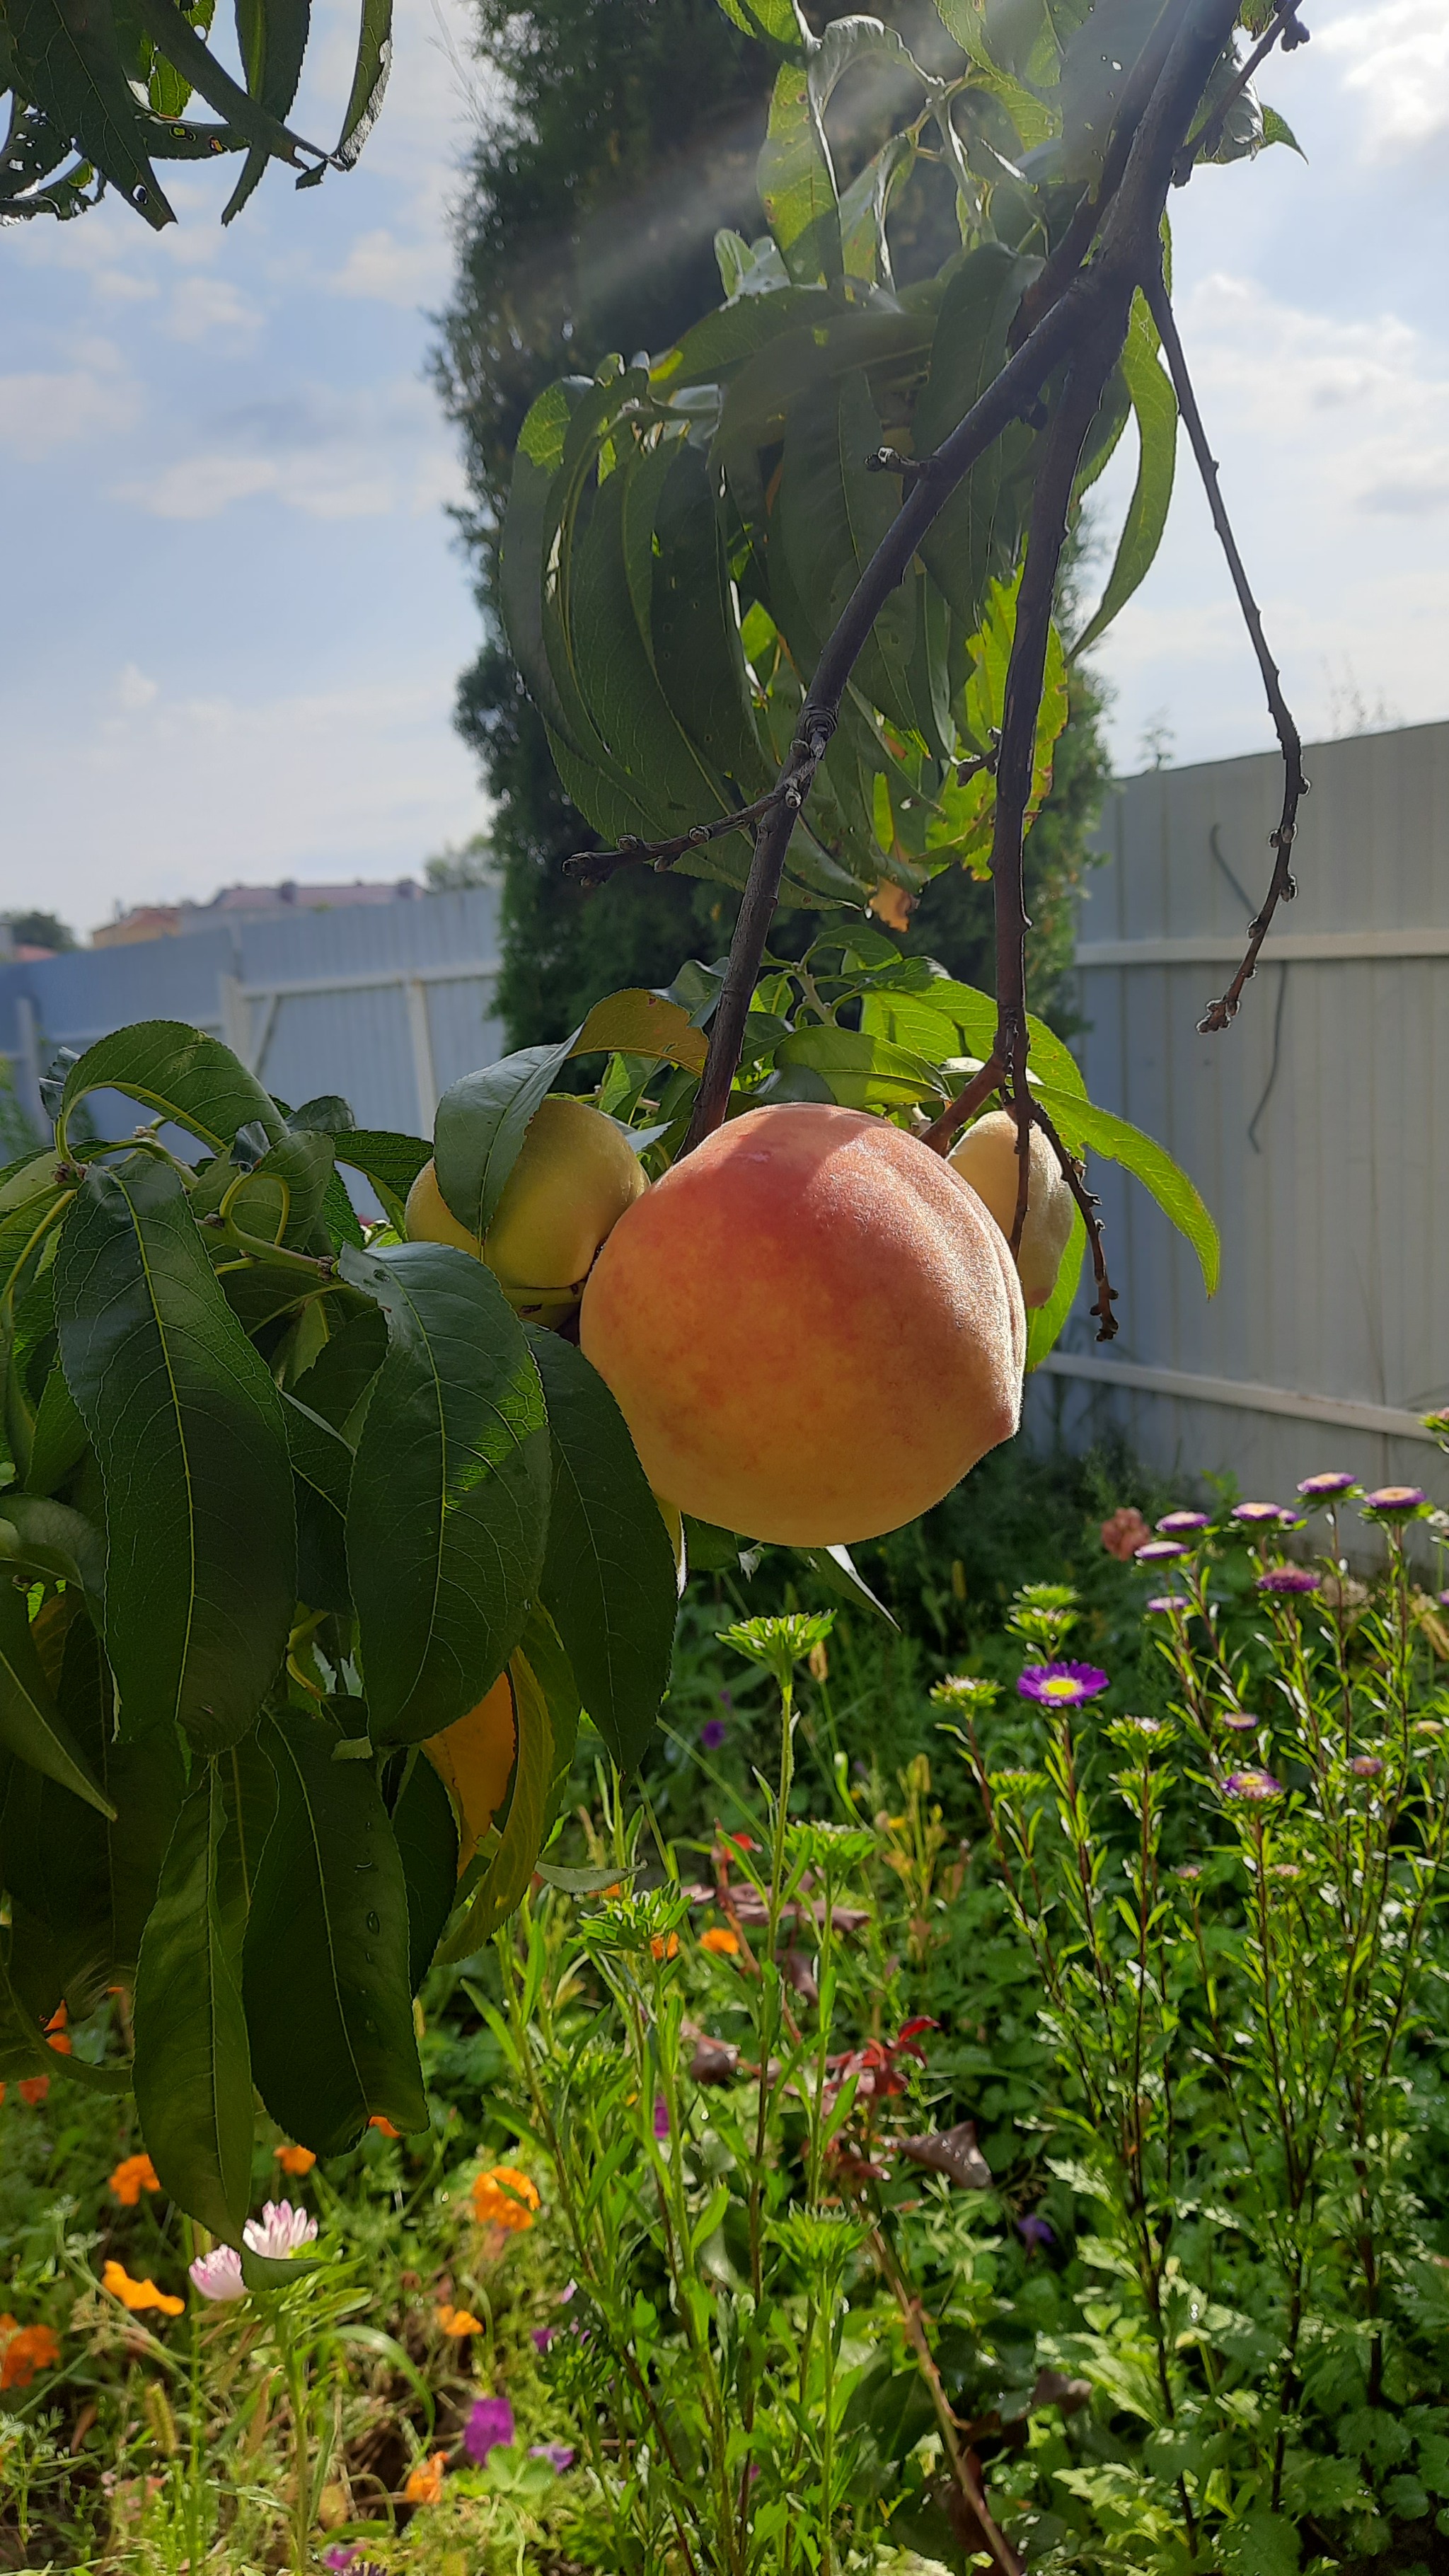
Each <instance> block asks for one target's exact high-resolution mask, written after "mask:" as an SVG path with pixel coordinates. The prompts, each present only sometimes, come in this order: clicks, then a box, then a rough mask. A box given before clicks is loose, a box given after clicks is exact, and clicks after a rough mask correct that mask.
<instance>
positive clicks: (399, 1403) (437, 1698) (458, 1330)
mask: <svg viewBox="0 0 1449 2576" xmlns="http://www.w3.org/2000/svg"><path fill="white" fill-rule="evenodd" d="M341 1263H342V1272H343V1276H344V1278H346V1279H347V1280H349V1281H350V1282H351V1284H352V1285H353V1286H354V1287H357V1288H361V1289H363V1290H364V1291H365V1293H366V1294H368V1295H369V1296H371V1297H374V1298H375V1299H376V1301H377V1303H378V1305H379V1306H380V1307H381V1309H382V1311H383V1313H384V1315H385V1316H386V1318H387V1328H388V1351H387V1357H386V1359H385V1360H384V1362H383V1364H382V1368H381V1371H380V1373H379V1376H378V1381H377V1385H376V1387H375V1389H374V1391H373V1394H372V1398H371V1401H370V1403H369V1405H368V1408H367V1420H366V1422H365V1424H364V1426H363V1430H362V1437H361V1439H360V1440H359V1442H358V1446H357V1458H356V1463H355V1465H354V1467H353V1471H352V1481H351V1488H350V1493H349V1499H348V1509H347V1560H348V1566H349V1569H350V1573H351V1578H352V1597H353V1599H354V1601H355V1602H356V1603H357V1608H358V1616H359V1623H360V1628H361V1639H362V1661H363V1671H364V1676H365V1682H366V1689H367V1700H368V1710H369V1716H370V1721H371V1731H372V1736H373V1740H374V1742H375V1743H378V1744H399V1743H415V1742H417V1741H419V1740H420V1739H421V1738H422V1737H423V1736H426V1735H437V1734H440V1733H441V1732H442V1730H443V1729H444V1728H445V1727H448V1726H451V1725H452V1724H453V1722H454V1720H455V1719H456V1718H459V1717H462V1716H464V1715H465V1714H466V1712H467V1711H468V1710H469V1709H470V1708H473V1707H476V1705H477V1703H478V1701H479V1700H480V1699H481V1698H482V1697H483V1695H484V1692H485V1691H487V1690H488V1689H489V1688H490V1687H491V1685H492V1684H493V1683H494V1682H495V1681H496V1680H497V1678H498V1675H499V1674H500V1673H501V1672H502V1670H503V1667H504V1665H505V1664H506V1663H507V1661H508V1658H509V1656H510V1654H511V1653H512V1651H513V1648H514V1646H515V1645H516V1644H517V1642H518V1638H519V1634H520V1632H521V1630H522V1627H523V1622H524V1619H525V1617H526V1615H527V1612H528V1605H529V1603H530V1601H531V1600H532V1599H533V1597H534V1595H535V1593H536V1592H537V1590H538V1581H539V1576H540V1574H541V1572H542V1568H543V1551H544V1534H545V1529H546V1526H547V1520H548V1485H549V1455H548V1434H547V1424H546V1418H545V1414H544V1405H543V1391H542V1388H541V1387H540V1385H539V1381H538V1371H537V1369H536V1368H535V1366H534V1364H533V1361H532V1359H531V1357H530V1355H529V1350H528V1345H527V1343H526V1341H525V1340H524V1337H523V1328H522V1326H521V1325H520V1323H519V1321H518V1318H517V1317H516V1315H515V1314H514V1312H513V1309H512V1307H511V1306H510V1305H509V1304H508V1302H507V1299H506V1298H505V1297H504V1295H503V1292H502V1290H501V1288H500V1287H499V1286H498V1283H497V1281H496V1280H495V1279H494V1277H493V1275H492V1273H491V1271H488V1270H485V1269H484V1267H483V1264H482V1263H481V1262H480V1261H475V1260H473V1259H472V1258H471V1257H470V1255H469V1254H467V1253H465V1252H458V1251H455V1250H453V1249H451V1248H450V1247H448V1246H446V1245H443V1244H431V1243H410V1244H403V1245H400V1246H399V1247H398V1248H397V1249H396V1250H395V1251H389V1252H387V1253H383V1254H377V1253H359V1252H344V1253H343V1254H342V1255H341Z"/></svg>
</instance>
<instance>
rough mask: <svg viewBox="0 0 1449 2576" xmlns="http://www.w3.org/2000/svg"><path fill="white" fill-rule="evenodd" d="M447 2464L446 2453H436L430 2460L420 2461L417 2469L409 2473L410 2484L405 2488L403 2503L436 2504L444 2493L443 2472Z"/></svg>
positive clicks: (410, 2470)
mask: <svg viewBox="0 0 1449 2576" xmlns="http://www.w3.org/2000/svg"><path fill="white" fill-rule="evenodd" d="M447 2464H448V2454H447V2452H446V2451H435V2452H434V2453H433V2456H432V2458H431V2459H430V2460H419V2462H418V2465H417V2467H416V2468H415V2469H409V2471H408V2482H407V2485H406V2486H405V2487H404V2488H403V2502H404V2503H405V2504H436V2503H437V2501H438V2498H439V2496H440V2495H441V2494H442V2492H443V2471H444V2469H445V2468H446V2467H447Z"/></svg>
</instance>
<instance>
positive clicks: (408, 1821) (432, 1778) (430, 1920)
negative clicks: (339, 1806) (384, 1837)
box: [392, 1754, 458, 1994]
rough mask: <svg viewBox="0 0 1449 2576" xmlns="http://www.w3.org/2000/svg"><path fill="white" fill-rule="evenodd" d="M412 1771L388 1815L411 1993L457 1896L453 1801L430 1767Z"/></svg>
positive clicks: (419, 1761)
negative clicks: (402, 1896) (403, 1900)
mask: <svg viewBox="0 0 1449 2576" xmlns="http://www.w3.org/2000/svg"><path fill="white" fill-rule="evenodd" d="M408 1758H409V1760H410V1761H411V1763H412V1768H411V1770H410V1771H409V1773H408V1777H407V1780H406V1783H405V1785H404V1788H403V1792H402V1795H401V1797H400V1798H399V1799H398V1802H397V1805H396V1806H395V1807H394V1809H393V1811H392V1830H393V1835H394V1838H395V1839H396V1842H397V1847H398V1853H399V1856H400V1858H401V1860H402V1869H403V1879H404V1882H405V1884H406V1887H407V1899H408V1985H409V1987H410V1988H411V1991H412V1992H413V1993H414V1994H416V1993H417V1991H418V1988H419V1987H420V1986H421V1984H422V1982H423V1979H424V1977H425V1976H426V1975H427V1973H428V1970H429V1968H430V1967H431V1966H432V1963H433V1954H434V1952H435V1950H436V1949H437V1946H438V1943H439V1942H440V1941H441V1939H442V1937H443V1933H444V1930H445V1928H446V1926H447V1921H448V1917H449V1915H450V1914H451V1913H452V1910H453V1900H454V1897H455V1896H456V1895H457V1892H458V1826H457V1820H456V1818H455V1817H454V1814H453V1802H452V1800H451V1799H450V1797H449V1796H448V1792H447V1790H446V1789H445V1788H444V1786H443V1783H442V1781H441V1779H440V1778H439V1776H438V1773H437V1772H436V1771H435V1770H434V1768H433V1765H432V1763H431V1762H428V1761H425V1760H424V1758H423V1756H422V1755H421V1754H413V1755H410V1756H409V1757H408Z"/></svg>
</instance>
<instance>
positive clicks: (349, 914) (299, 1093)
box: [0, 887, 504, 1135]
mask: <svg viewBox="0 0 1449 2576" xmlns="http://www.w3.org/2000/svg"><path fill="white" fill-rule="evenodd" d="M497 976H498V954H497V913H496V902H495V897H494V894H493V891H492V889H491V888H490V887H476V888H471V889H469V890H468V891H467V892H465V893H459V894H446V895H426V896H419V897H416V898H415V899H413V900H410V901H409V900H399V901H397V902H395V903H388V904H379V905H376V906H373V905H367V906H362V905H339V906H338V907H337V908H336V909H335V910H331V911H326V912H313V913H305V912H304V913H296V914H292V915H289V916H287V917H286V918H284V919H280V920H270V921H260V922H253V923H247V924H235V925H231V926H228V927H227V928H225V929H218V930H214V931H211V930H208V931H198V932H195V933H192V934H191V935H189V936H188V937H186V938H178V939H154V940H147V941H144V942H142V943H138V944H137V945H136V946H134V947H127V948H105V949H85V950H79V951H77V952H75V953H74V954H73V955H70V956H65V957H55V958H50V959H46V960H43V961H40V962H37V963H33V964H28V965H27V964H20V965H8V966H0V1053H4V1054H5V1055H6V1056H8V1058H9V1059H10V1063H11V1067H12V1071H13V1073H14V1077H15V1082H16V1089H17V1092H18V1094H19V1096H20V1098H21V1100H22V1102H23V1103H24V1105H25V1106H26V1107H27V1108H29V1109H30V1110H31V1111H32V1112H33V1113H35V1114H38V1106H39V1104H38V1096H37V1094H36V1088H35V1086H36V1081H37V1077H38V1075H39V1073H40V1072H42V1071H43V1070H44V1067H45V1065H46V1063H47V1062H48V1061H49V1059H50V1057H51V1056H52V1055H53V1053H54V1051H55V1049H56V1048H57V1047H60V1046H74V1047H86V1046H89V1045H90V1044H91V1043H92V1042H93V1040H94V1039H96V1038H98V1037H101V1036H104V1035H105V1034H106V1033H107V1032H108V1031H109V1030H111V1029H115V1028H121V1027H124V1026H125V1024H126V1023H127V1022H128V1021H130V1020H140V1019H178V1020H186V1021H189V1022H191V1023H192V1025H193V1026H195V1027H198V1028H203V1029H208V1030H210V1031H212V1032H213V1033H214V1034H215V1035H217V1036H220V1037H225V1038H226V1039H227V1041H228V1043H229V1044H231V1045H232V1046H234V1047H235V1048H236V1049H237V1052H238V1053H239V1054H240V1055H241V1056H242V1057H243V1058H244V1059H245V1061H246V1062H247V1063H248V1064H250V1065H251V1066H252V1068H253V1070H254V1071H256V1072H257V1073H259V1075H260V1077H261V1079H262V1080H263V1081H264V1082H266V1083H267V1084H268V1086H269V1087H270V1088H272V1089H274V1090H275V1091H277V1092H278V1093H280V1095H281V1096H282V1097H283V1098H284V1099H287V1100H290V1101H292V1102H293V1103H297V1102H300V1101H303V1100H306V1099H309V1098H312V1097H315V1096H316V1094H317V1093H319V1092H324V1091H331V1092H340V1093H341V1094H342V1095H343V1097H344V1098H345V1099H346V1100H348V1101H349V1102H350V1103H351V1105H352V1109H353V1112H354V1115H355V1116H356V1118H357V1119H358V1121H359V1124H361V1125H364V1126H374V1127H400V1128H404V1129H406V1130H408V1131H409V1132H410V1133H413V1134H424V1135H426V1134H430V1133H431V1130H432V1119H433V1110H434V1108H435V1107H436V1104H437V1100H438V1096H439V1094H440V1093H441V1092H442V1091H444V1090H446V1088H447V1086H448V1084H449V1083H451V1082H454V1081H456V1080H457V1078H458V1076H459V1075H460V1074H463V1073H467V1072H470V1071H471V1070H472V1069H473V1068H474V1067H475V1066H477V1065H483V1064H491V1063H492V1062H493V1061H494V1059H495V1058H496V1057H497V1056H498V1055H500V1054H501V1053H502V1052H503V1044H504V1041H503V1034H502V1030H501V1028H500V1027H499V1024H498V1021H497V1019H496V1017H495V1014H494V997H495V990H496V985H497ZM95 1114H96V1116H97V1120H98V1123H99V1124H100V1125H101V1126H102V1127H103V1128H104V1129H105V1130H106V1132H109V1133H113V1134H115V1133H121V1132H123V1130H124V1126H125V1125H126V1124H128V1123H129V1122H130V1121H131V1120H132V1119H133V1118H134V1116H135V1111H134V1109H133V1108H131V1107H129V1106H128V1105H127V1104H125V1103H123V1102H120V1101H118V1100H116V1101H107V1100H106V1099H105V1098H102V1099H101V1100H99V1101H98V1102H97V1103H96V1104H95Z"/></svg>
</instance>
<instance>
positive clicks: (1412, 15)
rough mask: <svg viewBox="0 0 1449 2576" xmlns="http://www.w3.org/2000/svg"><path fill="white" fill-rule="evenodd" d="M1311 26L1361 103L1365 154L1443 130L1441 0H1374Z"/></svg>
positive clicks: (1447, 83) (1389, 151) (1445, 81)
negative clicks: (1339, 62)
mask: <svg viewBox="0 0 1449 2576" xmlns="http://www.w3.org/2000/svg"><path fill="white" fill-rule="evenodd" d="M1315 32H1316V37H1317V42H1318V43H1319V44H1320V45H1321V46H1322V47H1323V48H1324V49H1325V51H1327V52H1328V53H1330V54H1332V55H1334V56H1335V57H1337V58H1339V59H1341V60H1343V61H1344V62H1345V63H1346V64H1347V69H1346V71H1345V72H1344V74H1343V87H1344V88H1345V89H1346V90H1348V91H1350V92H1352V93H1353V94H1354V95H1356V96H1358V97H1361V98H1362V99H1363V100H1364V101H1365V102H1366V106H1367V113H1368V123H1367V127H1366V130H1365V133H1364V137H1363V148H1364V157H1365V158H1367V159H1378V160H1386V159H1388V158H1390V157H1391V156H1392V155H1394V154H1396V153H1399V152H1403V151H1406V150H1407V151H1413V150H1416V149H1418V148H1419V147H1421V146H1422V145H1424V144H1426V143H1432V142H1433V141H1434V140H1435V139H1436V137H1438V136H1439V135H1442V134H1445V133H1449V15H1446V12H1445V8H1444V0H1379V5H1378V6H1377V7H1372V8H1368V9H1362V10H1358V11H1356V12H1355V13H1354V14H1353V15H1352V16H1351V17H1348V18H1340V19H1339V20H1337V22H1336V23H1333V24H1330V25H1329V26H1327V27H1324V28H1321V29H1319V30H1316V31H1315Z"/></svg>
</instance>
